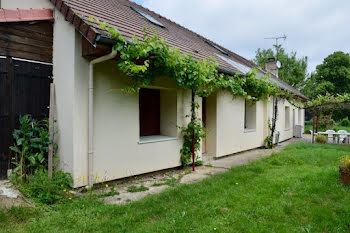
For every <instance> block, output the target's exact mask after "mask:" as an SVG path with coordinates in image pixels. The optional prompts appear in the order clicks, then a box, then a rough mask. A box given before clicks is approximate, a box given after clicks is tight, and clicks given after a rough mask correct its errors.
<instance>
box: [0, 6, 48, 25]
mask: <svg viewBox="0 0 350 233" xmlns="http://www.w3.org/2000/svg"><path fill="white" fill-rule="evenodd" d="M39 20H53V11H52V10H51V9H32V8H31V9H19V8H17V9H4V8H1V9H0V23H4V22H23V21H39Z"/></svg>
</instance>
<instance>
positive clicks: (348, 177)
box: [339, 169, 350, 185]
mask: <svg viewBox="0 0 350 233" xmlns="http://www.w3.org/2000/svg"><path fill="white" fill-rule="evenodd" d="M339 174H340V177H341V180H342V181H343V184H345V185H349V184H350V172H348V171H343V170H341V169H339Z"/></svg>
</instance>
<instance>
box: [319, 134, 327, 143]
mask: <svg viewBox="0 0 350 233" xmlns="http://www.w3.org/2000/svg"><path fill="white" fill-rule="evenodd" d="M327 141H328V140H327V136H325V135H316V142H317V143H321V144H326V143H327Z"/></svg>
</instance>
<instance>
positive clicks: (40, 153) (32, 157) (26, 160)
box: [10, 115, 52, 181]
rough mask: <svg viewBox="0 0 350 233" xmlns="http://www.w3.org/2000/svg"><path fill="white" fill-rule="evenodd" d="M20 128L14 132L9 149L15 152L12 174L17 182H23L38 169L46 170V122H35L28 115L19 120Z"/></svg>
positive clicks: (47, 141)
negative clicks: (12, 141) (12, 143)
mask: <svg viewBox="0 0 350 233" xmlns="http://www.w3.org/2000/svg"><path fill="white" fill-rule="evenodd" d="M19 122H20V127H19V129H16V130H14V132H13V138H14V141H15V143H14V145H13V146H11V147H10V149H11V150H12V151H13V152H15V157H14V158H13V161H12V163H13V164H14V165H15V168H14V169H13V174H14V175H15V176H16V178H17V179H18V180H21V181H23V180H25V179H26V178H27V176H28V175H31V174H33V173H34V171H35V170H38V169H46V168H47V158H48V146H49V144H50V143H52V142H50V140H49V131H48V121H47V120H43V121H37V120H35V119H33V118H32V117H31V116H30V115H24V116H22V117H20V119H19Z"/></svg>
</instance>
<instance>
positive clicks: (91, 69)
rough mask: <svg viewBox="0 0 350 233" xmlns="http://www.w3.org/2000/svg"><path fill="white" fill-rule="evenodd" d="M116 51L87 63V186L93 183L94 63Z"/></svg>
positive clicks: (114, 53) (106, 58) (108, 57)
mask: <svg viewBox="0 0 350 233" xmlns="http://www.w3.org/2000/svg"><path fill="white" fill-rule="evenodd" d="M117 54H118V52H117V51H115V50H114V49H112V51H111V53H110V54H107V55H105V56H102V57H99V58H96V59H94V60H92V61H90V63H89V126H88V135H89V141H88V178H89V183H88V187H90V188H91V187H92V186H93V184H94V173H93V168H94V166H93V165H94V161H93V160H94V147H93V143H94V140H93V139H94V65H95V64H98V63H101V62H104V61H107V60H111V59H113V58H115V57H116V56H117Z"/></svg>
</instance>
